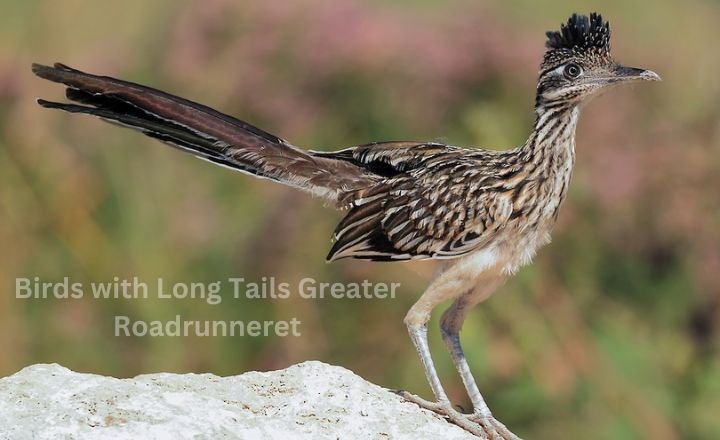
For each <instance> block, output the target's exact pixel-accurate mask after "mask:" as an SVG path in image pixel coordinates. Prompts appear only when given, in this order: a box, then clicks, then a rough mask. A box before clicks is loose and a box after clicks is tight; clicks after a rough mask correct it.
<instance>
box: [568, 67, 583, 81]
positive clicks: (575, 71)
mask: <svg viewBox="0 0 720 440" xmlns="http://www.w3.org/2000/svg"><path fill="white" fill-rule="evenodd" d="M582 72H583V70H582V67H580V66H578V65H577V64H575V63H570V64H568V65H567V66H565V69H563V75H565V78H568V79H575V78H577V77H578V76H580V75H581V74H582Z"/></svg>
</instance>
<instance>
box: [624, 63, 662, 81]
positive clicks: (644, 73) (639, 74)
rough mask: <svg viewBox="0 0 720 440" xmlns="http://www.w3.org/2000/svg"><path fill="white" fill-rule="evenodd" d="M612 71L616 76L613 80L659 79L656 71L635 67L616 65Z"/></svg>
mask: <svg viewBox="0 0 720 440" xmlns="http://www.w3.org/2000/svg"><path fill="white" fill-rule="evenodd" d="M613 73H614V74H615V75H614V76H615V78H616V81H615V82H631V81H660V75H658V74H657V73H655V72H653V71H652V70H646V69H638V68H637V67H625V66H617V67H616V68H615V72H613Z"/></svg>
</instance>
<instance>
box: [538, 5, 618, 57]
mask: <svg viewBox="0 0 720 440" xmlns="http://www.w3.org/2000/svg"><path fill="white" fill-rule="evenodd" d="M545 35H547V38H548V39H547V41H546V42H545V46H546V47H547V48H548V49H550V50H554V49H569V50H590V49H593V48H595V49H600V50H603V51H610V23H609V22H607V21H603V18H602V15H600V14H598V13H596V12H593V13H591V14H590V17H588V16H587V15H578V14H573V15H572V16H571V17H570V18H569V19H568V21H567V23H566V24H562V25H560V31H559V32H558V31H548V32H546V33H545Z"/></svg>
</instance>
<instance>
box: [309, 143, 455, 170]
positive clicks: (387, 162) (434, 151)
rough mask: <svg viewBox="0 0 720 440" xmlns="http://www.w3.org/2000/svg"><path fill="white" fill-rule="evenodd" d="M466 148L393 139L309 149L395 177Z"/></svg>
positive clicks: (322, 155) (321, 154)
mask: <svg viewBox="0 0 720 440" xmlns="http://www.w3.org/2000/svg"><path fill="white" fill-rule="evenodd" d="M467 151H468V150H466V149H463V148H459V147H453V146H449V145H443V144H439V143H435V142H413V141H392V142H373V143H371V144H366V145H360V146H356V147H351V148H345V149H343V150H339V151H331V152H324V151H311V154H312V155H313V156H316V157H323V158H328V159H335V160H341V161H346V162H350V163H352V164H353V165H355V166H357V167H360V168H364V169H366V170H368V171H370V172H371V173H373V174H376V175H378V176H382V177H386V178H389V177H395V176H398V175H401V174H405V173H408V172H410V171H412V170H415V169H417V168H420V167H422V166H423V164H424V163H425V162H426V161H427V160H431V159H433V158H437V157H439V156H442V157H444V158H448V159H449V158H450V157H451V156H455V157H461V156H462V155H464V154H465V153H466V152H467Z"/></svg>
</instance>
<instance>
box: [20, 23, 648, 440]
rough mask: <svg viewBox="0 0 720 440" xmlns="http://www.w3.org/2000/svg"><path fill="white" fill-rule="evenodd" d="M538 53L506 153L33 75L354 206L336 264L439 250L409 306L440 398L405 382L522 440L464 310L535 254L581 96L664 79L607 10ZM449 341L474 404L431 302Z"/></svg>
mask: <svg viewBox="0 0 720 440" xmlns="http://www.w3.org/2000/svg"><path fill="white" fill-rule="evenodd" d="M546 35H547V42H546V47H547V52H546V53H545V56H544V58H543V60H542V63H541V64H540V74H539V79H538V84H537V94H536V98H535V114H536V117H535V124H534V127H533V131H532V133H531V134H530V137H529V138H528V140H527V142H525V144H523V145H522V146H520V147H517V148H514V149H511V150H507V151H491V150H483V149H466V148H460V147H455V146H449V145H443V144H439V143H434V142H375V143H371V144H367V145H360V146H356V147H351V148H346V149H343V150H339V151H335V152H319V151H306V150H302V149H300V148H297V147H295V146H293V145H291V144H290V143H288V142H287V141H285V140H284V139H281V138H279V137H276V136H274V135H272V134H270V133H267V132H265V131H263V130H261V129H259V128H256V127H253V126H252V125H250V124H248V123H246V122H243V121H240V120H238V119H235V118H233V117H231V116H227V115H225V114H223V113H220V112H217V111H215V110H213V109H211V108H209V107H205V106H203V105H200V104H197V103H194V102H191V101H188V100H185V99H182V98H178V97H176V96H173V95H170V94H167V93H164V92H161V91H159V90H155V89H152V88H149V87H144V86H141V85H138V84H133V83H130V82H126V81H121V80H118V79H114V78H110V77H106V76H97V75H91V74H88V73H84V72H81V71H79V70H75V69H72V68H70V67H67V66H65V65H62V64H55V66H54V67H49V66H43V65H38V64H35V65H33V72H35V74H36V75H38V76H40V77H42V78H45V79H47V80H50V81H55V82H58V83H62V84H65V85H66V86H67V89H66V96H67V98H68V99H70V100H71V101H75V102H77V103H79V104H70V103H57V102H50V101H45V100H42V99H40V100H38V103H39V104H40V105H41V106H43V107H47V108H56V109H61V110H65V111H68V112H71V113H86V114H90V115H93V116H97V117H100V118H102V119H104V120H106V121H110V122H113V123H117V124H120V125H123V126H126V127H130V128H133V129H136V130H139V131H140V132H142V133H143V134H145V135H147V136H150V137H153V138H156V139H159V140H161V141H163V142H165V143H167V144H169V145H171V146H173V147H176V148H178V149H180V150H183V151H187V152H189V153H191V154H194V155H195V156H198V157H200V158H202V159H206V160H208V161H210V162H214V163H216V164H219V165H223V166H226V167H229V168H231V169H234V170H237V171H242V172H244V173H248V174H252V175H254V176H256V177H262V178H265V179H270V180H274V181H276V182H279V183H282V184H285V185H289V186H292V187H295V188H298V189H300V190H304V191H307V192H309V193H312V194H314V195H316V196H319V197H322V198H323V199H325V200H327V201H329V202H331V203H332V204H334V205H335V206H336V207H337V208H339V209H343V210H347V213H346V214H345V217H344V218H343V219H342V221H341V222H340V224H339V225H338V226H337V229H336V230H335V233H334V244H333V246H332V249H330V253H329V254H328V256H327V260H328V261H334V260H338V259H340V258H360V259H366V260H374V261H400V260H411V259H436V260H442V271H441V272H439V274H438V275H436V277H435V278H434V280H433V281H432V282H431V284H430V286H429V287H428V288H427V290H426V291H425V292H424V293H423V295H422V296H421V297H420V299H419V300H418V301H417V302H416V303H415V304H414V305H413V306H412V308H411V309H410V311H409V312H408V314H407V316H406V317H405V324H406V325H407V328H408V331H409V333H410V337H411V339H412V342H413V344H414V345H415V348H416V349H417V352H418V353H419V355H420V359H421V361H422V364H423V367H424V368H425V374H426V376H427V379H428V381H429V383H430V386H431V388H432V391H433V393H434V394H435V401H434V402H430V401H426V400H423V399H421V398H419V397H417V396H414V395H411V394H408V393H404V392H401V394H402V395H403V396H404V397H405V398H406V399H408V400H410V401H412V402H415V403H417V404H418V405H420V406H422V407H424V408H428V409H431V410H433V411H435V412H438V413H440V414H442V415H444V416H445V417H447V418H448V419H450V420H451V421H453V422H454V423H457V424H459V425H460V426H462V427H464V428H465V429H467V430H469V431H471V432H473V433H475V434H477V435H479V436H481V437H482V436H484V437H489V438H517V437H515V436H514V435H513V434H512V433H511V432H510V431H509V430H507V429H506V428H505V426H503V425H502V424H501V423H500V422H498V421H497V420H496V419H495V418H494V417H493V416H492V414H491V412H490V410H489V409H488V406H487V405H486V403H485V400H484V399H483V396H482V395H481V394H480V391H479V389H478V387H477V385H476V383H475V379H474V378H473V376H472V373H471V372H470V367H469V366H468V363H467V361H466V359H465V356H464V354H463V349H462V347H461V346H460V338H459V332H460V329H461V327H462V324H463V321H464V319H465V317H466V315H467V313H468V311H469V310H470V309H471V308H472V307H473V306H475V305H476V304H478V303H479V302H481V301H483V300H485V299H487V298H488V297H489V296H490V295H491V294H492V293H493V292H494V291H495V290H496V289H497V288H498V287H500V286H501V285H503V283H505V281H506V280H507V279H508V277H509V276H510V275H512V274H513V273H515V272H516V271H517V270H518V269H519V268H520V267H521V266H523V265H526V264H528V263H530V261H531V259H532V258H533V256H534V255H535V252H536V250H537V249H538V248H539V247H540V246H542V245H544V244H546V243H548V242H549V241H550V238H549V233H550V230H551V228H552V226H553V224H554V223H555V220H556V219H557V215H558V209H559V207H560V204H561V203H562V201H563V199H564V198H565V195H566V193H567V188H568V183H569V182H570V175H571V172H572V168H573V164H574V162H575V127H576V126H577V121H578V115H579V113H580V107H581V105H582V104H583V103H584V102H586V101H587V100H588V99H589V98H591V97H592V96H594V95H597V94H598V93H599V92H601V91H603V90H606V89H607V88H609V87H610V86H613V85H617V84H624V83H630V82H634V81H655V80H659V79H660V78H659V77H658V75H657V74H655V73H654V72H652V71H649V70H644V69H637V68H630V67H624V66H622V65H620V64H618V63H617V62H616V61H615V60H614V59H613V58H612V56H611V55H610V27H609V24H608V23H607V22H605V21H603V19H602V17H601V16H600V15H599V14H595V13H593V14H590V16H589V17H588V16H582V15H572V17H570V19H569V20H568V21H567V23H565V24H563V25H561V27H560V30H559V31H556V32H547V34H546ZM446 300H452V305H451V306H450V307H449V308H448V309H447V310H446V311H445V313H444V314H443V315H442V319H441V324H440V327H441V333H442V339H443V341H444V342H445V345H446V346H447V348H448V350H449V352H450V355H451V356H452V359H453V361H454V363H455V367H456V368H457V370H458V372H459V374H460V377H461V378H462V382H463V384H464V385H465V388H466V390H467V393H468V395H469V397H470V399H471V401H472V404H473V407H474V410H473V412H472V413H471V414H460V413H459V412H457V411H456V410H454V409H453V407H452V405H451V404H450V401H449V399H448V397H447V394H446V393H445V391H444V390H443V387H442V385H441V383H440V379H439V378H438V374H437V371H436V369H435V366H434V364H433V361H432V358H431V356H430V349H429V346H428V340H427V323H428V321H429V319H430V315H431V312H432V310H433V309H434V308H435V307H436V306H437V305H439V304H440V303H442V302H443V301H446Z"/></svg>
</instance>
